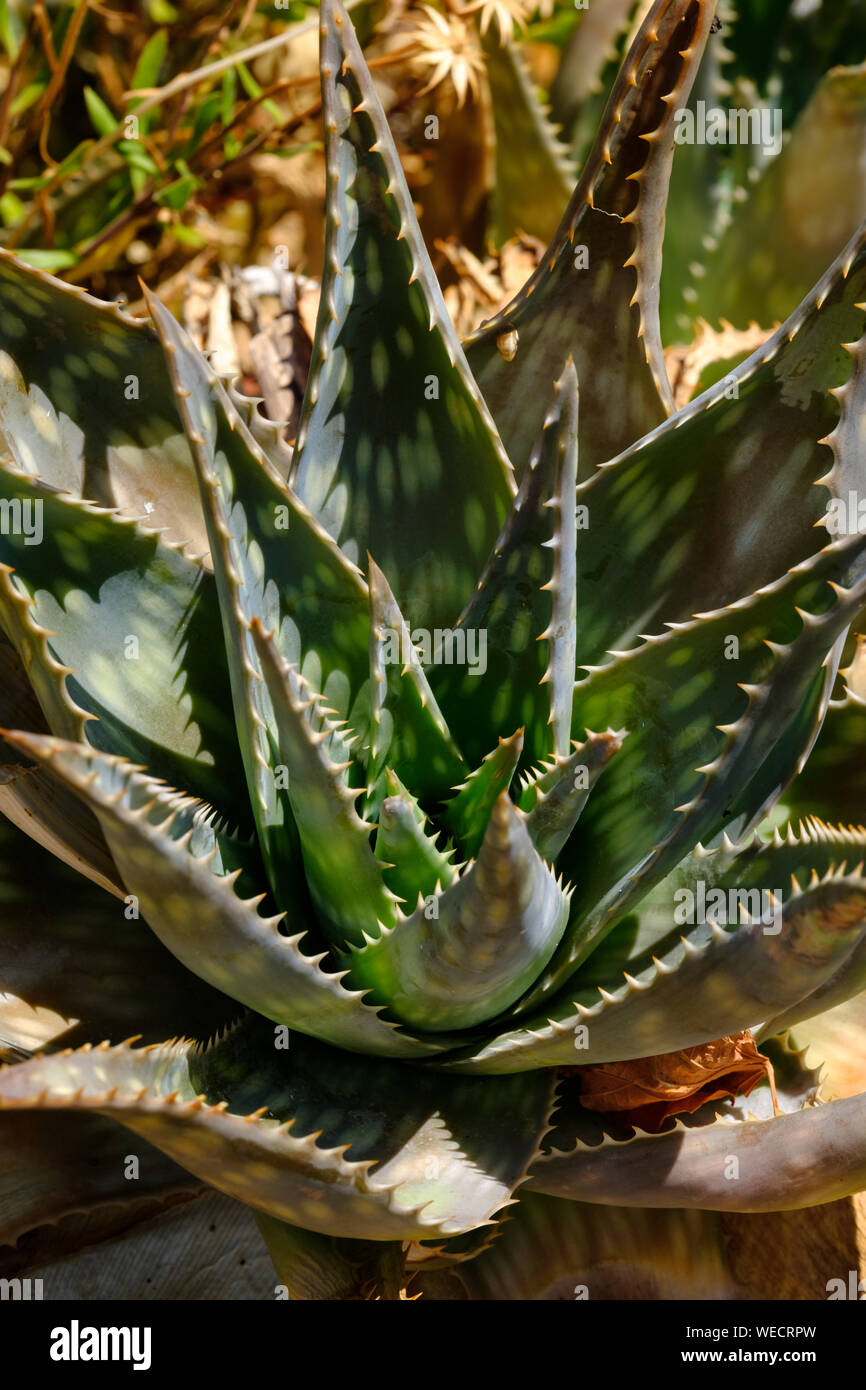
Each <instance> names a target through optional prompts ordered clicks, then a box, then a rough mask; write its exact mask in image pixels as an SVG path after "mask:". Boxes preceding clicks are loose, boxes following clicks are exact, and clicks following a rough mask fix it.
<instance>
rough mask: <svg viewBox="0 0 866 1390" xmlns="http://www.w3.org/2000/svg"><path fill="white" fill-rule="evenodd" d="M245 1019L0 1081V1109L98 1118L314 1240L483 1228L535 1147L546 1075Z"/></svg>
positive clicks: (547, 1098) (56, 1060)
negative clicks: (340, 1043)
mask: <svg viewBox="0 0 866 1390" xmlns="http://www.w3.org/2000/svg"><path fill="white" fill-rule="evenodd" d="M411 1076H412V1084H411V1086H410V1087H408V1088H407V1072H406V1069H405V1066H403V1065H401V1064H395V1063H388V1062H384V1061H379V1062H377V1063H376V1065H375V1066H371V1064H370V1060H369V1058H364V1059H356V1058H353V1057H351V1056H349V1055H348V1054H346V1053H342V1052H337V1051H333V1050H331V1049H329V1048H327V1047H324V1046H323V1045H322V1044H320V1043H315V1042H313V1041H312V1040H311V1039H305V1038H303V1037H300V1036H298V1037H297V1038H295V1037H293V1038H292V1044H291V1047H290V1048H289V1049H288V1051H277V1050H275V1048H274V1041H273V1032H272V1030H271V1028H270V1027H269V1026H268V1025H265V1024H264V1023H263V1021H262V1020H256V1019H250V1020H249V1021H247V1022H245V1023H244V1024H243V1025H241V1026H240V1027H238V1028H237V1029H234V1030H232V1031H230V1032H229V1033H228V1034H227V1035H226V1036H225V1037H224V1038H223V1039H221V1040H218V1041H216V1042H214V1043H212V1044H211V1045H210V1046H209V1047H206V1048H204V1049H202V1048H199V1047H196V1046H195V1045H193V1044H190V1043H175V1044H165V1045H164V1046H162V1047H157V1048H149V1049H147V1050H139V1051H134V1050H132V1049H131V1048H129V1047H128V1046H121V1047H117V1048H111V1049H109V1050H107V1051H95V1052H85V1053H82V1052H76V1053H73V1054H72V1055H71V1056H63V1057H45V1058H36V1059H33V1060H32V1061H30V1062H25V1063H21V1064H20V1065H18V1066H14V1067H7V1068H5V1069H4V1070H2V1071H0V1109H10V1108H11V1109H31V1108H33V1107H35V1106H41V1107H42V1108H43V1109H46V1110H48V1109H61V1110H63V1109H72V1110H84V1111H91V1112H92V1111H94V1110H97V1111H101V1112H103V1113H105V1114H107V1115H110V1116H112V1117H114V1118H116V1119H119V1120H120V1121H121V1122H122V1123H124V1124H126V1125H127V1126H128V1127H129V1128H131V1129H133V1130H134V1131H135V1132H136V1133H137V1134H140V1135H141V1136H142V1137H143V1138H145V1139H147V1140H149V1142H151V1143H153V1144H155V1145H156V1146H157V1148H160V1149H162V1150H163V1152H165V1153H167V1154H168V1155H169V1156H170V1157H173V1158H176V1159H178V1160H179V1161H180V1162H182V1163H183V1165H184V1166H186V1167H189V1169H190V1170H191V1171H193V1172H195V1174H196V1176H198V1177H201V1178H203V1179H204V1180H205V1181H207V1182H210V1183H212V1185H213V1186H215V1187H217V1188H219V1189H220V1190H221V1191H223V1192H227V1193H229V1195H231V1196H234V1197H238V1198H240V1199H241V1200H242V1201H245V1202H247V1203H249V1205H251V1206H253V1207H254V1208H256V1209H258V1210H262V1211H265V1212H268V1213H269V1214H270V1215H272V1216H275V1217H277V1218H278V1219H280V1220H282V1221H287V1222H289V1223H290V1224H297V1225H300V1224H302V1223H303V1225H304V1226H305V1227H306V1228H308V1229H310V1230H314V1231H319V1232H322V1233H323V1234H325V1235H339V1236H341V1237H349V1238H354V1239H371V1238H372V1239H374V1240H388V1239H391V1240H405V1239H422V1238H429V1237H433V1236H437V1235H441V1236H450V1235H454V1234H457V1233H458V1232H460V1231H464V1230H472V1229H474V1228H475V1227H477V1226H480V1225H483V1224H484V1223H485V1222H488V1221H489V1220H490V1219H491V1218H492V1217H493V1216H494V1214H495V1213H496V1212H497V1211H499V1210H500V1209H501V1208H502V1207H503V1206H504V1205H506V1204H507V1203H508V1202H509V1201H510V1200H511V1194H512V1192H513V1190H514V1188H515V1187H516V1186H517V1185H518V1184H520V1183H522V1182H523V1181H524V1180H525V1178H526V1174H527V1172H528V1169H529V1167H530V1165H531V1164H532V1162H533V1161H534V1159H535V1158H536V1156H537V1154H538V1151H539V1144H540V1139H541V1136H542V1134H543V1133H544V1131H545V1130H546V1128H547V1121H548V1115H549V1113H550V1108H551V1102H552V1095H551V1091H552V1084H551V1078H550V1077H545V1076H544V1075H543V1074H539V1075H537V1076H533V1077H509V1078H505V1079H502V1080H498V1081H496V1082H491V1081H490V1080H485V1081H483V1082H478V1081H472V1080H462V1079H455V1078H443V1077H439V1076H435V1075H433V1074H432V1073H428V1072H424V1071H421V1070H418V1071H414V1072H412V1073H411Z"/></svg>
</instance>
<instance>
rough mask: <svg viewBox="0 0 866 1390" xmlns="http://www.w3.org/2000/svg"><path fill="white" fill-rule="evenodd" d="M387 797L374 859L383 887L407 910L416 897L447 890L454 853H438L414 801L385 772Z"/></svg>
mask: <svg viewBox="0 0 866 1390" xmlns="http://www.w3.org/2000/svg"><path fill="white" fill-rule="evenodd" d="M385 781H386V790H387V793H388V794H387V796H385V798H384V800H383V801H382V805H381V806H380V808H379V825H378V829H377V832H376V846H375V853H376V858H377V859H379V860H381V862H382V866H383V868H384V870H385V872H384V879H385V883H386V884H387V886H388V887H389V888H390V889H391V891H392V892H393V893H396V894H397V896H398V897H399V898H400V899H401V901H402V902H403V903H404V905H405V904H406V903H408V904H409V905H410V906H411V905H412V904H413V903H414V902H415V901H416V899H417V897H418V895H419V894H420V896H421V897H422V898H427V897H429V896H430V894H435V893H436V892H438V891H439V890H440V889H441V888H447V887H448V886H449V885H450V884H451V883H452V882H453V880H454V876H455V874H456V872H457V870H456V868H455V866H454V864H453V863H452V862H451V859H452V855H453V853H454V851H453V849H451V850H441V849H439V848H438V846H437V843H436V835H435V831H431V828H430V826H429V823H428V821H427V818H426V816H425V815H424V812H423V811H422V810H421V807H420V806H419V805H418V802H417V801H416V799H415V797H414V796H412V794H411V792H409V791H407V790H406V788H405V787H404V786H402V784H401V783H400V781H399V779H398V778H397V777H395V776H394V774H393V773H392V772H387V773H386V777H385Z"/></svg>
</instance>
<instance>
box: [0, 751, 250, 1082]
mask: <svg viewBox="0 0 866 1390" xmlns="http://www.w3.org/2000/svg"><path fill="white" fill-rule="evenodd" d="M53 780H54V779H53V778H52V781H53ZM77 809H78V810H79V811H83V810H84V807H83V806H82V805H81V803H80V802H77ZM0 865H2V882H3V889H2V892H3V906H2V913H0V1050H2V1049H3V1047H4V1046H5V1047H6V1048H7V1049H11V1051H12V1053H13V1054H14V1055H16V1056H20V1055H27V1054H28V1053H31V1052H35V1051H41V1050H53V1049H54V1048H55V1047H56V1046H58V1043H59V1045H61V1046H64V1047H65V1046H67V1045H69V1046H80V1045H81V1044H82V1043H98V1042H101V1041H102V1040H103V1039H104V1038H109V1039H111V1040H112V1041H114V1042H120V1041H121V1040H122V1039H123V1038H128V1037H130V1036H131V1035H133V1034H135V1035H137V1036H141V1037H143V1038H144V1040H145V1042H147V1043H151V1042H157V1041H161V1040H162V1039H163V1038H165V1037H172V1036H174V1035H175V1034H180V1033H183V1032H184V1030H186V1029H192V1030H200V1031H202V1032H203V1033H207V1032H209V1031H212V1030H214V1029H216V1028H219V1027H220V1026H222V1025H223V1024H225V1023H226V1022H227V1021H229V1020H230V1019H232V1018H233V1017H235V1016H236V1014H237V1005H236V1004H235V1002H234V1001H233V1000H232V999H230V998H227V997H226V996H225V995H223V994H218V993H217V992H216V991H215V990H213V989H210V988H209V987H208V986H207V985H205V984H204V983H202V982H201V981H200V980H198V979H197V978H196V977H195V976H191V975H190V974H189V973H188V972H187V971H186V970H185V969H183V968H182V966H181V965H179V964H178V962H177V961H176V960H175V959H174V957H173V956H172V955H170V954H169V952H168V951H167V950H166V949H165V947H164V946H163V945H162V944H161V943H160V942H159V941H158V940H157V939H156V937H155V936H154V934H153V933H152V932H151V931H149V930H148V928H147V926H146V925H145V923H144V921H142V920H141V916H142V914H143V911H144V909H143V907H142V906H141V904H140V902H139V901H138V900H137V899H136V898H135V897H134V896H133V890H126V889H124V890H123V891H124V898H123V900H122V901H118V899H117V898H116V897H112V896H110V895H109V894H108V893H106V892H104V891H103V890H102V889H100V888H97V887H95V886H94V885H93V884H91V883H88V882H87V881H86V879H84V878H83V877H82V876H81V875H80V874H78V873H76V872H74V871H73V870H72V869H70V868H68V867H67V866H66V865H65V864H62V863H60V862H59V861H58V860H56V859H49V858H48V857H47V856H46V855H45V853H44V851H43V850H42V849H41V848H40V847H39V846H37V845H36V844H34V843H33V841H32V840H30V839H28V838H27V837H25V836H24V835H22V834H21V833H20V832H19V831H18V830H16V829H15V828H14V827H13V826H11V825H9V824H8V823H7V822H6V821H2V822H0Z"/></svg>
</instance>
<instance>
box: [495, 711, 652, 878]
mask: <svg viewBox="0 0 866 1390" xmlns="http://www.w3.org/2000/svg"><path fill="white" fill-rule="evenodd" d="M625 736H626V735H625V730H620V731H619V732H617V733H615V732H614V731H613V730H612V729H609V730H608V731H607V732H606V733H604V734H593V733H587V737H586V741H585V742H584V743H575V744H574V745H573V749H574V751H573V752H572V753H571V754H570V755H569V756H568V757H567V758H564V757H561V758H554V759H553V762H552V763H551V764H549V765H545V766H544V767H543V768H542V769H541V771H540V772H538V773H537V774H535V775H534V776H531V777H529V778H527V779H526V780H525V782H524V785H523V789H522V790H521V793H520V796H519V797H518V805H519V806H520V809H521V810H522V811H523V812H525V814H526V828H527V830H528V831H529V838H530V839H531V840H532V843H533V844H534V845H535V848H536V849H537V850H538V853H539V854H540V855H541V857H542V858H543V859H547V860H549V861H551V862H552V861H553V860H554V859H556V857H557V856H558V854H559V853H560V851H561V849H562V847H563V845H564V844H565V842H566V840H567V839H568V837H569V835H570V834H571V832H572V830H573V829H574V827H575V825H576V824H577V822H578V819H579V817H580V813H581V811H582V810H583V808H584V806H585V805H586V802H587V798H588V796H589V794H590V792H591V791H592V788H593V786H594V785H595V782H596V779H597V778H598V777H599V776H600V775H601V773H602V772H603V771H604V769H605V768H606V767H607V764H608V763H609V762H610V760H611V758H612V757H613V756H614V754H615V753H618V752H619V750H620V748H621V747H622V742H623V739H624V738H625Z"/></svg>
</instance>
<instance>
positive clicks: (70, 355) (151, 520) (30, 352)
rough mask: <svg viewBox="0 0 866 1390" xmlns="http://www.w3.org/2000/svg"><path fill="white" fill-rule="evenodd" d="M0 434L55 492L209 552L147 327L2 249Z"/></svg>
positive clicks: (185, 451) (180, 434)
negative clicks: (112, 511) (143, 522)
mask: <svg viewBox="0 0 866 1390" xmlns="http://www.w3.org/2000/svg"><path fill="white" fill-rule="evenodd" d="M0 301H2V304H3V309H2V313H0V434H2V436H3V437H5V439H6V442H7V444H8V447H9V448H10V449H11V451H12V455H13V457H14V459H15V462H16V463H17V465H18V467H19V468H22V469H24V470H25V472H27V473H31V474H34V473H35V474H38V475H39V476H40V477H41V478H43V479H44V481H45V482H46V483H48V484H50V485H51V486H53V487H58V488H62V489H63V490H64V491H66V492H70V493H72V494H73V495H74V496H77V497H84V498H86V499H87V500H88V501H91V502H98V503H99V504H100V505H101V506H104V507H119V508H120V509H121V510H122V511H123V512H124V513H125V514H126V515H127V516H131V517H141V518H146V519H147V521H148V524H149V525H152V526H154V527H163V528H165V532H166V539H169V540H171V541H173V542H174V543H175V544H177V543H179V542H186V543H187V544H189V545H190V546H192V548H193V549H194V550H195V551H197V552H199V553H201V552H202V551H204V550H206V549H207V540H206V537H205V531H204V525H203V523H202V516H201V510H200V507H199V502H198V489H197V487H196V483H195V475H194V472H193V468H192V460H191V458H190V450H189V444H188V443H187V440H186V438H185V436H184V431H183V426H182V425H181V422H180V418H179V417H178V414H177V411H176V410H175V408H174V403H173V396H172V391H171V387H170V384H169V380H168V375H167V373H166V370H165V363H164V362H163V360H162V353H161V351H160V347H159V342H158V340H157V338H156V335H155V334H154V332H153V330H152V328H151V327H150V325H149V324H148V323H147V321H146V320H144V319H135V318H132V317H131V316H130V315H129V314H127V313H125V311H124V310H123V309H121V308H119V307H118V306H117V305H116V304H108V303H106V302H105V301H104V300H100V299H94V298H93V296H92V295H89V294H86V293H85V292H84V290H81V289H78V288H77V287H76V286H73V285H67V284H65V283H64V281H62V280H56V279H55V278H54V277H53V276H51V275H46V274H44V273H43V272H42V271H39V270H34V269H33V267H32V266H28V265H25V264H24V263H23V262H22V261H19V260H16V258H15V257H14V256H11V255H10V254H9V252H8V251H2V250H0Z"/></svg>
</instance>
